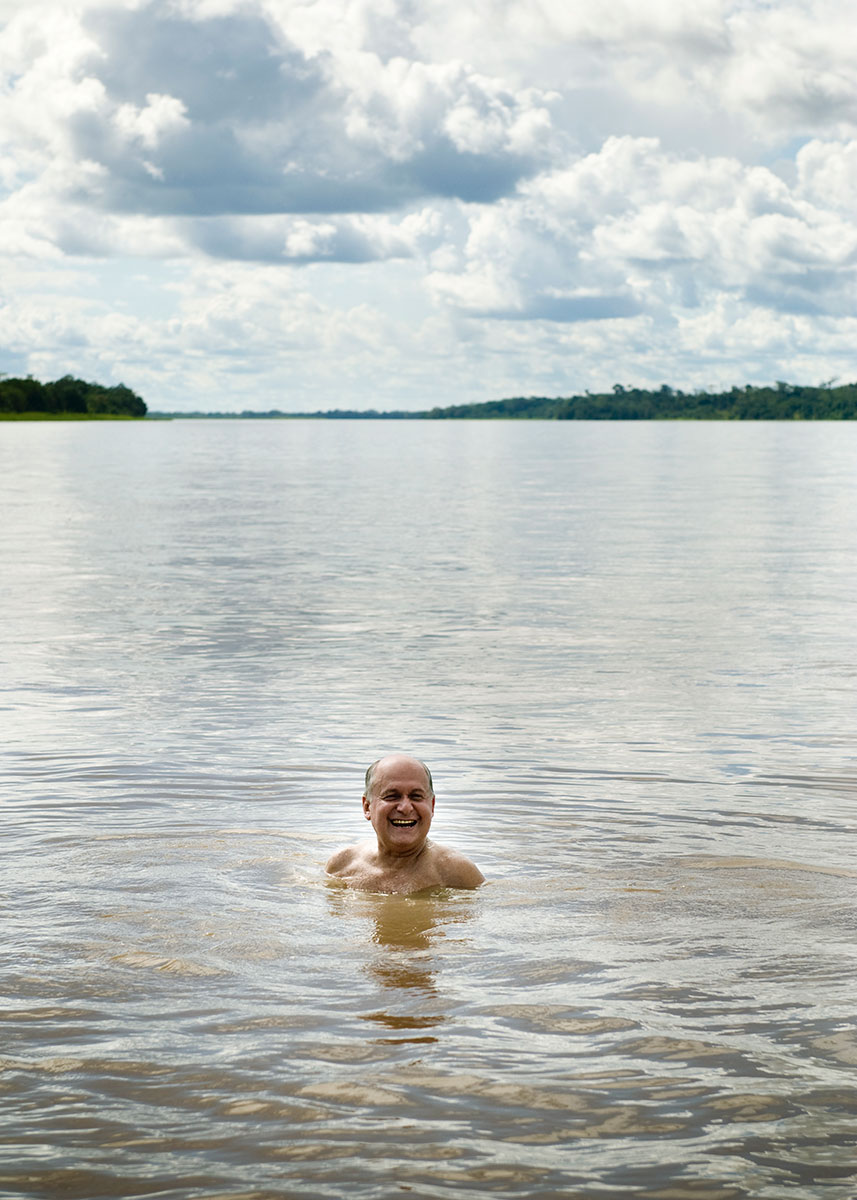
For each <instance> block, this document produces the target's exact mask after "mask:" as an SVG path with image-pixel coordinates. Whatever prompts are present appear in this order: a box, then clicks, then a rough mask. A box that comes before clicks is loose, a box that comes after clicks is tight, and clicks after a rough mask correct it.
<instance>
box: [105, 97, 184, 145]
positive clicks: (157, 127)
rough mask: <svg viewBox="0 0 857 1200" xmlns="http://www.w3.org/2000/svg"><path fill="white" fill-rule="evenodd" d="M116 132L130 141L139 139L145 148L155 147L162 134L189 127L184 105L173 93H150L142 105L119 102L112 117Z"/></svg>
mask: <svg viewBox="0 0 857 1200" xmlns="http://www.w3.org/2000/svg"><path fill="white" fill-rule="evenodd" d="M113 120H114V123H115V124H116V127H117V129H118V130H119V132H120V133H121V134H122V135H123V136H124V137H126V138H128V139H129V140H137V139H138V140H139V141H140V142H141V143H142V144H143V145H144V146H145V147H146V149H147V150H154V149H155V148H156V147H157V146H158V144H159V143H160V142H161V140H162V139H163V138H164V137H165V136H169V135H170V134H171V133H179V132H185V131H187V130H188V129H189V128H190V121H189V120H188V119H187V108H186V107H185V105H184V104H183V103H182V101H181V100H179V99H178V98H177V97H175V96H162V95H159V94H158V93H157V92H149V93H148V94H147V96H146V104H145V107H142V108H138V107H137V106H136V105H134V104H120V105H119V107H118V108H117V110H116V112H115V113H114V116H113Z"/></svg>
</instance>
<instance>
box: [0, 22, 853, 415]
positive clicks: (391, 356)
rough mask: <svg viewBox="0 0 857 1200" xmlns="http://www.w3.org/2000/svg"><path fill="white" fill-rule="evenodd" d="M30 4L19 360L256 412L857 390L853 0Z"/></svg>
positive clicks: (10, 231) (18, 48) (3, 363)
mask: <svg viewBox="0 0 857 1200" xmlns="http://www.w3.org/2000/svg"><path fill="white" fill-rule="evenodd" d="M0 13H2V14H3V17H4V23H3V28H2V30H0V305H2V307H0V369H8V367H9V366H10V365H11V366H12V367H13V368H14V369H15V370H18V369H21V366H22V364H23V366H26V367H27V368H28V369H31V370H38V371H42V370H47V369H48V367H49V366H51V368H52V369H53V368H54V367H55V368H56V369H57V371H58V372H59V373H65V371H66V370H73V369H77V368H78V366H79V368H80V369H81V370H82V369H83V368H84V367H86V368H87V370H89V372H90V374H92V373H93V372H94V371H95V368H96V367H100V368H101V369H102V370H103V371H107V372H109V373H110V374H111V375H112V374H118V376H119V377H122V378H125V377H126V376H127V380H126V381H127V382H129V383H131V384H132V385H134V384H136V385H137V386H139V387H140V388H141V390H143V391H144V393H145V392H146V391H148V392H149V393H150V394H151V393H152V390H153V389H154V392H155V394H157V393H158V391H160V392H161V393H162V394H169V393H170V392H171V390H172V389H173V387H174V384H173V383H172V382H171V381H172V380H175V379H179V378H181V379H182V387H183V388H185V389H186V391H185V392H184V393H183V394H185V395H186V396H187V397H188V398H191V397H192V396H193V394H194V389H200V394H206V395H208V394H210V392H211V390H212V388H213V387H214V386H215V380H216V379H220V381H221V383H222V384H224V386H225V387H226V390H227V392H229V394H230V395H232V396H234V397H235V406H237V407H247V406H248V405H247V397H246V395H244V394H243V391H242V395H241V396H240V403H239V399H238V397H237V393H235V392H234V390H230V389H231V388H232V386H233V385H232V384H231V383H229V382H228V381H230V380H231V381H233V382H234V381H236V380H240V381H241V384H240V387H241V389H244V388H246V386H247V380H252V381H253V386H254V388H255V389H256V391H257V392H258V394H259V396H260V397H261V396H263V395H264V397H265V403H264V404H263V407H269V406H271V403H272V402H273V403H276V402H277V398H276V394H277V390H278V383H277V380H278V379H280V378H281V377H285V376H288V378H289V379H292V380H300V381H301V382H300V389H301V397H300V402H298V400H297V399H295V402H294V403H289V404H284V405H283V406H284V407H315V406H316V405H315V403H314V400H313V397H315V398H317V400H318V406H322V407H323V406H325V403H338V404H344V403H348V404H351V403H354V404H355V405H357V404H358V395H359V396H362V397H363V401H364V402H365V403H367V404H373V403H374V404H375V405H376V406H377V395H374V396H373V395H369V394H368V392H367V391H366V390H365V389H366V383H365V381H366V380H367V379H371V380H372V381H373V384H372V386H373V388H374V390H375V392H376V393H377V391H378V390H380V391H381V392H382V393H384V392H385V391H386V393H387V394H389V397H390V400H391V406H394V407H395V406H398V405H399V404H402V403H405V404H406V405H411V406H415V405H422V404H427V403H433V402H434V400H435V396H434V389H435V388H436V387H437V386H438V385H439V384H440V385H441V386H444V387H446V388H447V391H446V392H445V393H444V394H445V395H446V396H447V398H449V399H450V400H452V399H456V398H461V399H465V398H467V399H479V398H488V396H490V395H493V394H497V392H498V391H500V392H501V393H502V392H505V391H509V390H513V391H515V392H517V393H520V392H522V391H524V392H529V391H536V390H542V391H551V390H559V391H562V390H565V391H568V390H573V389H574V388H577V387H583V386H595V387H599V386H609V384H610V382H612V379H611V378H609V377H605V372H608V374H609V373H611V372H615V373H617V374H618V375H620V377H622V378H623V379H624V380H625V381H626V382H628V381H630V380H632V379H633V378H637V379H640V380H642V381H646V380H648V381H653V382H655V381H656V382H662V381H664V380H667V381H668V382H670V383H674V384H676V385H680V386H687V385H689V384H694V383H700V384H706V385H707V384H710V383H713V382H716V381H718V380H721V379H722V382H724V383H726V382H735V381H736V380H737V381H738V382H742V381H744V380H745V379H759V378H770V377H776V378H785V377H788V375H789V371H790V370H792V371H793V372H797V371H798V370H800V372H802V377H803V378H806V377H807V373H809V375H810V376H812V375H813V374H814V375H815V377H818V378H823V377H830V376H831V375H834V374H838V375H842V376H844V377H848V376H850V375H853V365H849V364H853V351H852V346H853V335H854V328H853V324H854V321H853V318H852V317H851V313H852V312H854V311H855V299H857V297H855V284H856V283H857V280H856V279H855V264H857V222H855V219H854V214H853V199H852V197H853V195H854V191H855V186H857V76H855V74H854V72H853V69H852V66H851V62H850V56H851V50H850V46H851V40H852V37H853V27H852V23H853V12H852V9H851V6H850V3H846V2H845V0H783V3H781V4H778V5H770V4H767V3H760V2H759V0H693V2H691V0H651V2H650V3H647V4H645V5H642V6H641V5H640V4H639V3H636V2H633V0H617V2H616V3H614V4H611V5H609V6H601V7H598V6H594V5H592V4H589V3H583V0H539V3H533V2H532V0H472V2H471V3H468V4H466V5H464V4H461V3H459V2H458V0H432V3H431V4H430V5H429V4H428V3H426V0H360V2H355V0H78V3H77V4H76V5H75V7H74V8H69V7H68V6H66V5H63V4H60V3H54V2H53V0H30V3H28V4H27V5H26V6H23V5H21V4H20V3H19V0H14V2H13V0H0ZM82 267H85V268H86V271H85V273H81V268H82ZM131 279H133V280H136V284H135V285H134V286H132V285H131V284H130V283H129V284H126V283H125V282H123V281H124V280H131ZM76 287H79V288H80V289H81V292H82V294H85V295H86V302H85V303H78V304H75V303H74V295H73V294H74V289H75V288H76ZM4 355H5V357H4ZM571 362H573V363H574V372H575V375H574V378H569V376H568V364H569V363H571ZM123 364H124V366H123ZM185 364H186V365H187V373H186V374H184V375H183V374H182V372H183V371H184V369H185ZM814 364H817V370H814ZM337 374H338V379H337ZM343 381H345V384H347V387H348V389H350V390H351V393H352V398H350V399H349V398H348V397H346V396H344V394H343ZM236 386H237V385H236ZM449 389H453V390H452V391H450V390H449ZM179 390H180V389H179ZM308 397H309V398H310V399H307V398H308ZM189 403H190V406H191V407H194V406H195V407H199V406H200V405H199V403H194V402H193V401H192V400H190V399H189ZM227 407H228V405H227Z"/></svg>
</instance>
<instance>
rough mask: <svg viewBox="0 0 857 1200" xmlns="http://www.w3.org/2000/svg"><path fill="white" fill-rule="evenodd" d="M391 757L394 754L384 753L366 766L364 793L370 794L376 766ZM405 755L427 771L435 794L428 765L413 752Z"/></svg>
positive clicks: (432, 792) (431, 790) (430, 787)
mask: <svg viewBox="0 0 857 1200" xmlns="http://www.w3.org/2000/svg"><path fill="white" fill-rule="evenodd" d="M390 757H392V756H391V755H389V754H382V755H381V757H380V758H376V759H375V761H374V762H373V763H370V764H369V766H368V767H367V768H366V783H365V792H364V795H366V796H368V795H369V792H370V789H371V787H372V779H373V777H374V775H375V768H376V767H377V766H378V763H382V762H383V761H384V759H385V758H390ZM403 757H405V758H413V760H414V762H418V763H419V764H420V766H421V767H422V769H423V770H424V771H425V773H426V779H427V780H428V785H429V791H430V792H431V794H432V795H434V782H433V780H432V777H431V771H430V770H429V769H428V767H427V766H426V764H425V763H424V762H423V760H422V759H421V758H415V757H414V755H413V754H407V755H404V756H403Z"/></svg>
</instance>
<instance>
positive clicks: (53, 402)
mask: <svg viewBox="0 0 857 1200" xmlns="http://www.w3.org/2000/svg"><path fill="white" fill-rule="evenodd" d="M835 384H836V381H835V380H830V381H829V382H827V383H821V384H818V385H817V386H809V385H804V384H792V383H784V382H782V381H778V382H777V383H775V384H774V385H772V386H762V387H760V386H755V385H751V384H747V385H745V386H744V387H733V388H731V389H730V390H729V391H725V392H707V391H702V390H697V391H693V392H684V391H681V390H680V389H677V388H671V387H669V386H668V385H667V384H662V385H661V387H659V388H657V389H649V388H638V387H625V386H624V385H623V384H619V383H617V384H614V385H613V387H612V389H611V390H610V391H609V392H589V391H587V392H584V393H583V395H577V396H568V397H548V396H515V397H512V398H510V399H506V400H488V401H485V402H483V403H480V404H454V405H450V406H448V407H446V408H442V407H437V408H431V409H425V410H422V411H420V412H404V411H400V410H392V411H388V412H379V411H378V410H377V409H344V408H334V409H328V410H326V411H324V412H322V411H317V412H283V411H281V410H280V409H270V410H268V411H267V412H257V411H254V410H251V409H245V410H244V411H242V412H149V410H148V408H147V406H146V403H145V401H144V400H143V399H142V398H141V397H140V396H138V395H137V394H136V393H135V392H132V391H131V389H130V388H128V387H125V386H124V384H121V383H120V384H117V385H116V386H114V387H105V386H104V385H103V384H98V383H87V382H86V381H84V380H82V379H75V378H74V377H73V376H71V375H64V376H63V378H62V379H57V380H56V381H55V382H53V383H44V384H43V383H40V382H39V381H38V380H36V379H33V378H32V376H28V377H27V378H26V379H11V378H3V377H0V421H2V420H5V421H87V420H132V419H140V418H143V417H147V416H148V418H149V419H150V420H193V419H200V418H205V419H215V420H248V419H252V420H297V419H303V420H306V419H308V418H309V419H314V420H364V421H365V420H369V421H372V420H375V421H389V420H400V421H408V420H410V421H413V420H421V421H426V420H429V421H443V420H514V421H526V420H530V421H534V420H537V421H853V420H857V383H846V384H839V385H838V386H835Z"/></svg>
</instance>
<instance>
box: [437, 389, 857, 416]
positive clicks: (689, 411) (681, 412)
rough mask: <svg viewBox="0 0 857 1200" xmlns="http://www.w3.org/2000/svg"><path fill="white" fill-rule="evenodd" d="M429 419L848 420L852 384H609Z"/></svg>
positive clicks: (464, 408)
mask: <svg viewBox="0 0 857 1200" xmlns="http://www.w3.org/2000/svg"><path fill="white" fill-rule="evenodd" d="M419 415H420V416H422V417H429V418H431V419H433V420H444V419H449V418H459V419H460V418H467V417H469V418H471V419H473V418H477V419H486V418H492V417H495V418H496V417H505V418H507V419H509V418H513V419H517V420H552V421H663V420H697V421H699V420H702V421H792V420H804V421H853V420H855V419H857V383H846V384H842V385H841V386H839V387H834V386H833V383H832V382H831V383H823V384H820V385H819V386H818V387H808V386H803V385H801V384H791V383H783V382H779V383H776V384H774V386H773V387H752V386H749V385H748V386H746V387H733V388H732V389H731V390H730V391H728V392H704V391H695V392H682V391H679V390H677V389H675V388H671V387H668V386H667V385H666V384H663V385H662V386H661V387H660V388H658V389H657V390H655V391H650V390H648V389H646V388H637V387H623V386H622V384H619V383H617V384H614V386H613V388H612V390H611V391H609V392H595V393H592V392H585V393H584V394H583V395H582V396H569V397H566V398H554V399H549V398H548V397H545V396H518V397H515V398H514V399H510V400H489V401H488V402H487V403H486V404H456V405H453V406H452V407H450V408H433V409H431V410H430V411H429V412H425V413H421V414H419Z"/></svg>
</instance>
